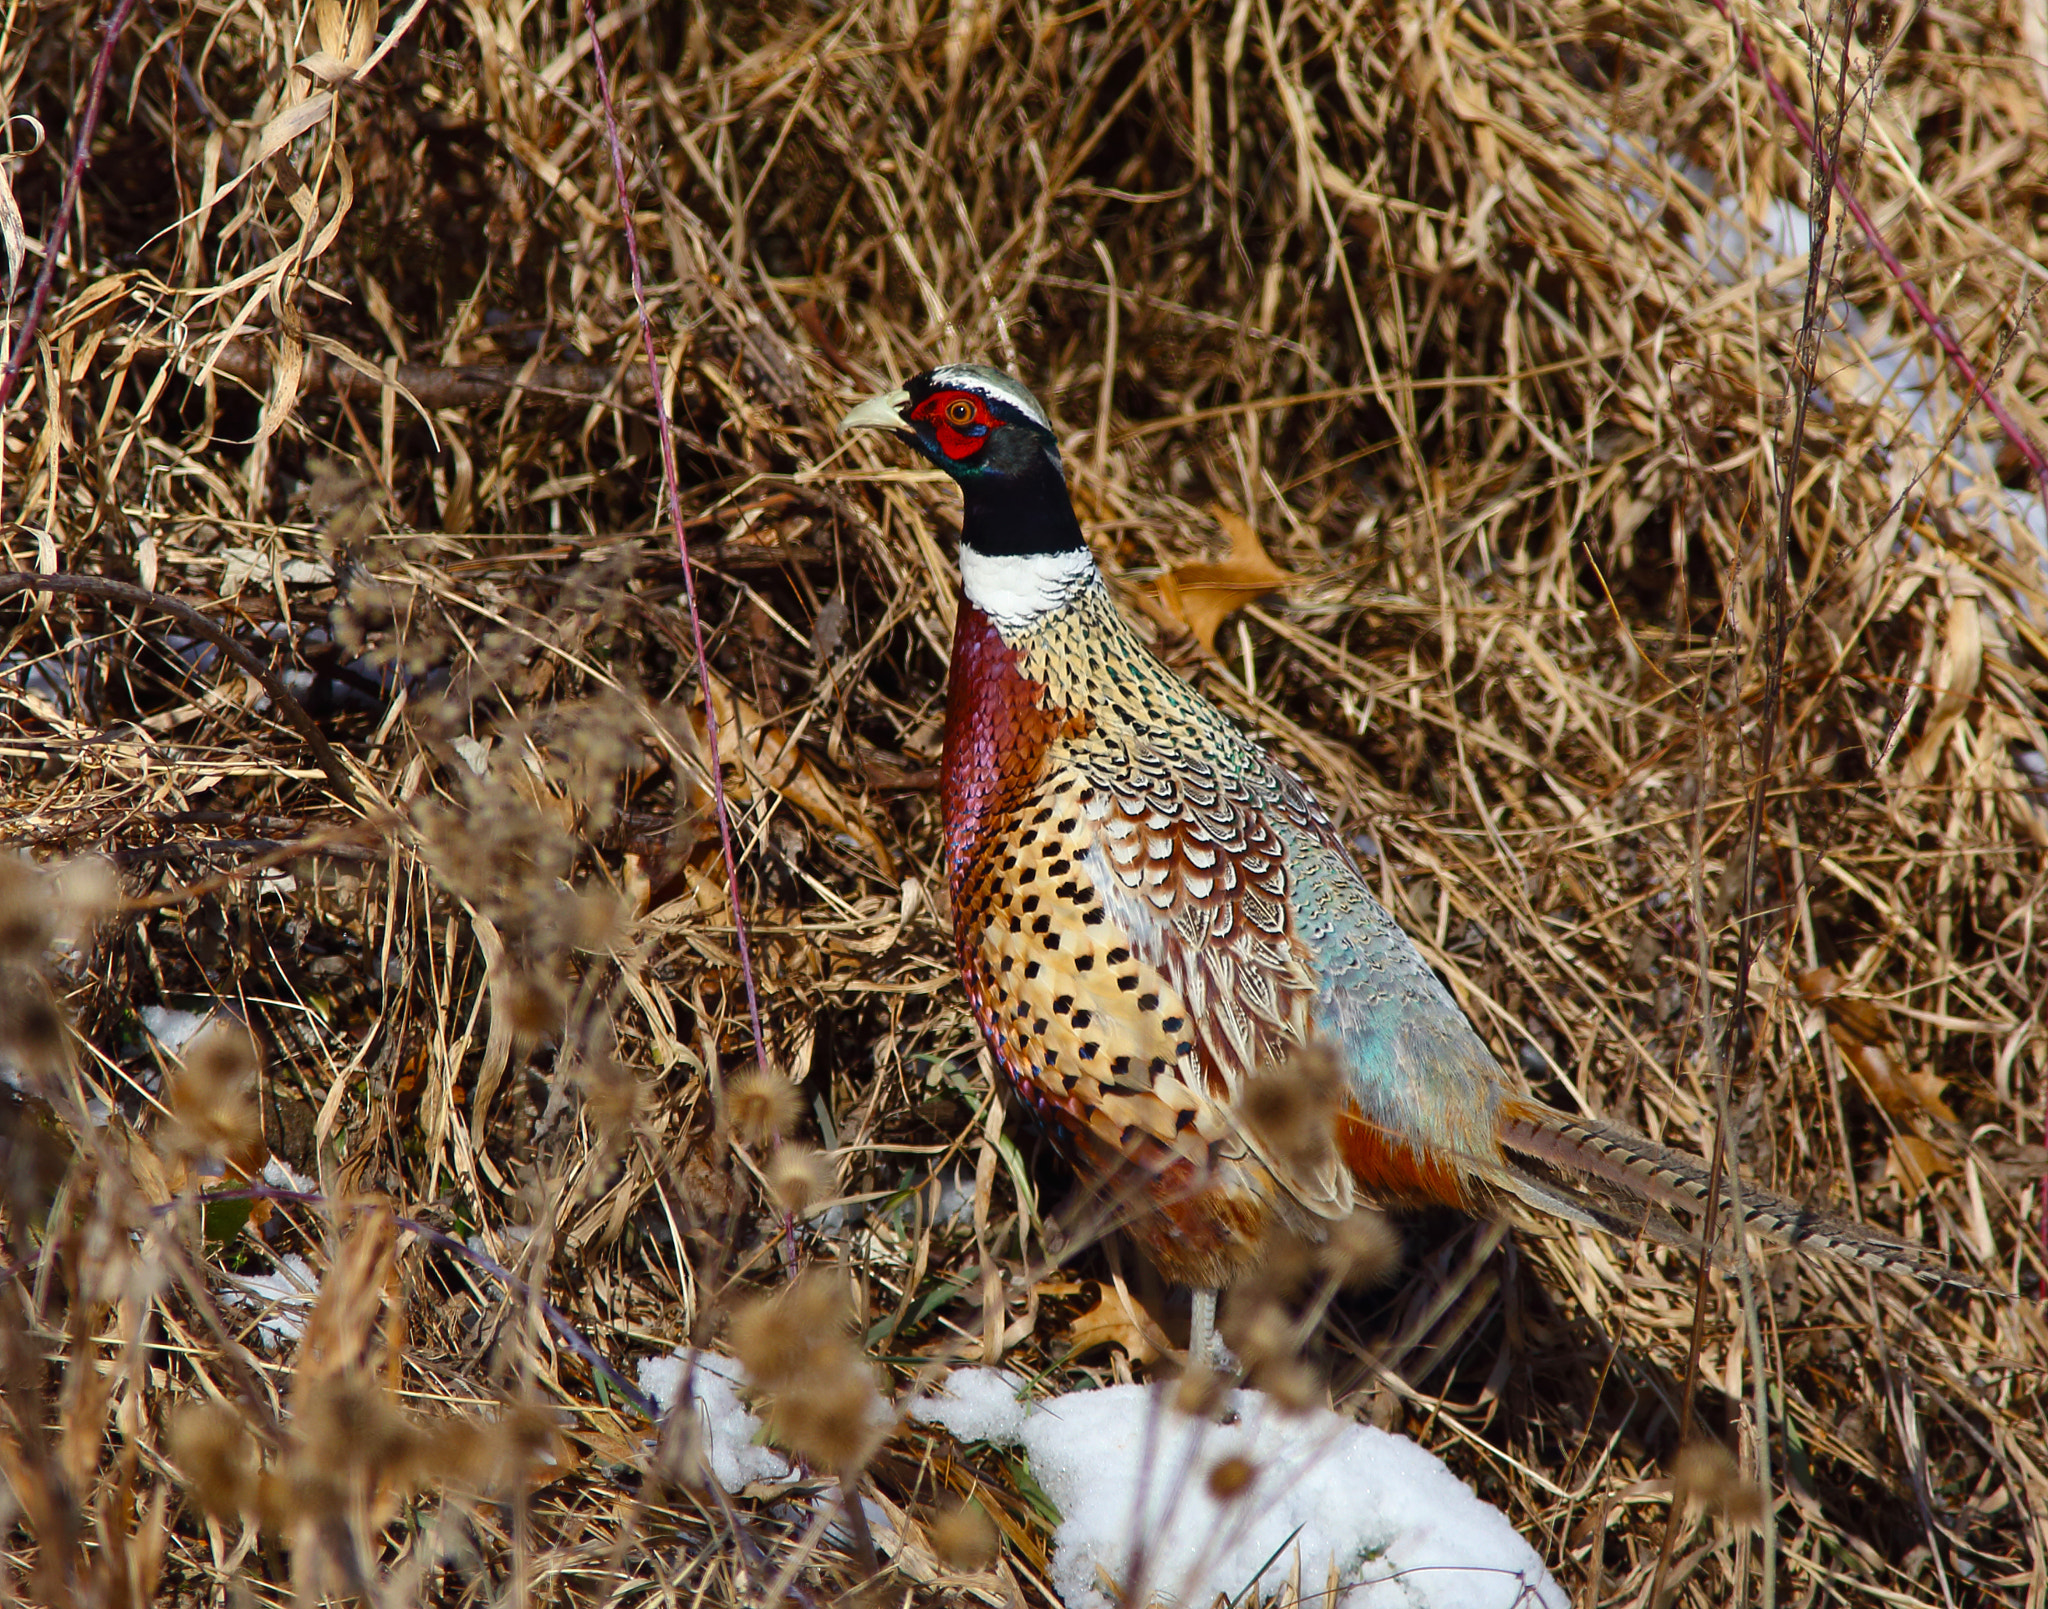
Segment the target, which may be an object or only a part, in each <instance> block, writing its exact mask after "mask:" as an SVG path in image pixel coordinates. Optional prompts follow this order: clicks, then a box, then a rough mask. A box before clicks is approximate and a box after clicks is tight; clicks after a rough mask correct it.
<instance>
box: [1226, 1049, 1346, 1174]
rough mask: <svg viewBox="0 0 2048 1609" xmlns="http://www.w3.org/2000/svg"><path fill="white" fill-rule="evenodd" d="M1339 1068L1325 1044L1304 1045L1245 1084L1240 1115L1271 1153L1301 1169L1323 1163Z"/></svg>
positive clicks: (1340, 1084) (1329, 1152)
mask: <svg viewBox="0 0 2048 1609" xmlns="http://www.w3.org/2000/svg"><path fill="white" fill-rule="evenodd" d="M1343 1102H1344V1069H1343V1067H1342V1066H1341V1065H1340V1064H1339V1062H1338V1060H1337V1055H1336V1052H1335V1051H1333V1050H1332V1049H1331V1048H1330V1047H1329V1046H1327V1045H1304V1046H1303V1047H1302V1048H1301V1049H1300V1050H1298V1051H1297V1052H1295V1054H1294V1055H1292V1056H1290V1057H1288V1058H1287V1060H1285V1061H1284V1062H1281V1063H1280V1064H1279V1065H1278V1066H1275V1067H1269V1068H1266V1069H1265V1070H1263V1071H1262V1072H1260V1073H1259V1074H1257V1075H1256V1076H1255V1077H1253V1078H1252V1079H1251V1080H1250V1082H1248V1083H1247V1084H1246V1085H1245V1089H1244V1094H1243V1096H1242V1097H1241V1098H1240V1100H1239V1105H1238V1110H1239V1115H1240V1116H1241V1117H1242V1118H1243V1120H1244V1123H1245V1125H1246V1127H1247V1128H1249V1129H1250V1130H1251V1132H1252V1134H1253V1136H1254V1137H1255V1138H1256V1139H1257V1140H1258V1141H1259V1143H1260V1144H1261V1145H1263V1146H1264V1147H1265V1148H1266V1149H1267V1150H1268V1151H1270V1152H1271V1153H1272V1154H1273V1156H1274V1157H1275V1158H1276V1159H1277V1160H1279V1161H1283V1162H1286V1163H1289V1164H1291V1165H1292V1166H1294V1167H1297V1168H1300V1169H1302V1170H1304V1171H1310V1172H1312V1171H1315V1170H1318V1169H1321V1168H1324V1167H1327V1166H1328V1165H1329V1164H1330V1163H1331V1161H1332V1160H1333V1152H1334V1151H1335V1149H1336V1143H1337V1114H1338V1112H1339V1111H1340V1110H1341V1109H1342V1107H1343Z"/></svg>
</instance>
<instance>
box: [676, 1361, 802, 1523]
mask: <svg viewBox="0 0 2048 1609" xmlns="http://www.w3.org/2000/svg"><path fill="white" fill-rule="evenodd" d="M685 1379H687V1380H688V1381H689V1386H690V1397H689V1401H690V1405H691V1406H692V1407H694V1408H695V1409H696V1410H697V1423H698V1425H699V1427H700V1428H701V1429H702V1431H703V1434H704V1440H703V1443H702V1447H703V1452H704V1462H705V1463H706V1465H708V1466H709V1468H710V1470H711V1478H712V1479H713V1480H715V1481H717V1482H718V1484H719V1485H720V1486H722V1487H723V1488H724V1489H725V1490H726V1491H728V1492H738V1491H742V1490H744V1489H745V1488H746V1487H748V1486H750V1485H752V1484H753V1483H754V1482H755V1481H766V1482H771V1483H773V1482H779V1481H789V1480H794V1479H796V1475H797V1470H796V1466H795V1465H794V1464H792V1463H790V1461H789V1460H788V1459H786V1458H784V1457H783V1456H782V1454H780V1453H778V1452H776V1451H775V1450H774V1449H773V1448H772V1447H764V1446H762V1445H761V1421H760V1420H758V1419H756V1418H755V1417H754V1416H753V1415H752V1414H751V1413H749V1412H748V1411H747V1409H746V1405H745V1404H744V1403H742V1402H741V1401H740V1392H741V1391H743V1390H745V1389H746V1385H747V1371H746V1370H745V1369H743V1368H741V1367H740V1366H739V1364H738V1363H736V1362H734V1361H733V1360H732V1359H731V1358H727V1357H721V1356H719V1354H717V1353H716V1352H698V1353H696V1354H695V1355H694V1357H693V1356H692V1354H691V1353H689V1352H687V1351H685V1352H677V1353H675V1354H673V1355H672V1356H670V1357H665V1358H643V1359H642V1360H641V1363H640V1389H641V1390H642V1391H643V1392H645V1393H646V1394H647V1396H648V1398H649V1400H651V1401H652V1402H653V1403H654V1405H655V1406H656V1407H657V1408H659V1409H660V1410H661V1411H662V1412H663V1413H667V1412H669V1411H670V1410H671V1409H672V1408H674V1406H675V1403H676V1398H677V1396H678V1394H679V1393H680V1392H681V1391H682V1389H683V1382H684V1380H685Z"/></svg>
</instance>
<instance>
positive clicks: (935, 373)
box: [931, 363, 1052, 431]
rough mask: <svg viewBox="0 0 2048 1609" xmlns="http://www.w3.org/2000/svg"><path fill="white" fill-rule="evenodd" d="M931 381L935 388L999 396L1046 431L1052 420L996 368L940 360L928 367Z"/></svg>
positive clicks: (1033, 400) (1049, 427)
mask: <svg viewBox="0 0 2048 1609" xmlns="http://www.w3.org/2000/svg"><path fill="white" fill-rule="evenodd" d="M931 381H932V385H933V386H934V387H938V388H943V387H946V386H953V387H957V388H959V389H960V390H963V391H980V392H984V393H986V394H987V395H989V396H992V397H1000V398H1001V399H1002V400H1003V401H1004V402H1007V403H1008V404H1009V405H1010V406H1011V407H1013V408H1015V409H1016V410H1017V411H1018V412H1019V413H1021V414H1023V415H1024V416H1025V417H1026V418H1027V419H1032V420H1035V421H1036V422H1037V423H1039V424H1040V425H1043V426H1044V427H1045V428H1046V430H1048V431H1050V430H1051V429H1052V420H1051V419H1050V418H1048V417H1047V416H1046V412H1045V410H1044V409H1043V408H1041V407H1040V406H1039V405H1038V399H1037V398H1036V397H1034V396H1033V395H1032V394H1031V393H1030V392H1029V391H1026V390H1025V389H1024V388H1023V387H1022V386H1021V385H1019V384H1018V383H1017V382H1016V381H1015V380H1012V379H1011V378H1010V377H1009V376H1008V375H1006V374H1004V373H1002V372H1001V371H1000V370H998V369H988V368H983V367H982V366H981V365H980V364H978V363H943V364H941V365H940V366H939V367H938V368H936V369H934V370H932V371H931Z"/></svg>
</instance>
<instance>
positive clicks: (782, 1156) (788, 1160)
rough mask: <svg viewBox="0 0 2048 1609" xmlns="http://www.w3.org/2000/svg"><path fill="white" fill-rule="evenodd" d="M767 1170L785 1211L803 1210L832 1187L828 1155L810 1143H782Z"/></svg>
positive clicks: (779, 1203)
mask: <svg viewBox="0 0 2048 1609" xmlns="http://www.w3.org/2000/svg"><path fill="white" fill-rule="evenodd" d="M767 1174H768V1190H769V1193H770V1194H771V1195H773V1196H774V1197H775V1204H776V1205H777V1206H779V1207H781V1208H782V1210H783V1211H784V1212H792V1213H798V1212H802V1211H804V1210H805V1209H806V1208H808V1207H809V1206H810V1205H811V1203H812V1202H814V1201H817V1200H819V1199H821V1198H822V1197H824V1196H826V1195H828V1194H829V1193H830V1192H831V1189H832V1174H831V1170H830V1169H828V1168H827V1167H826V1166H825V1159H824V1157H822V1156H821V1155H819V1154H818V1153H817V1152H816V1151H814V1150H812V1149H811V1148H810V1147H809V1146H808V1145H796V1144H791V1143H785V1144H782V1145H778V1146H777V1147H776V1148H775V1154H774V1155H773V1156H772V1157H770V1158H769V1159H768V1168H767Z"/></svg>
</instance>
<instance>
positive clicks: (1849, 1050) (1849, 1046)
mask: <svg viewBox="0 0 2048 1609" xmlns="http://www.w3.org/2000/svg"><path fill="white" fill-rule="evenodd" d="M1841 987H1842V984H1841V979H1840V978H1839V977H1837V976H1836V974H1835V972H1834V969H1833V968H1832V967H1815V968H1813V969H1812V970H1811V971H1807V972H1802V973H1800V974H1799V992H1800V994H1802V995H1803V996H1805V998H1806V1001H1807V1003H1808V1004H1809V1005H1816V1006H1819V1007H1821V1008H1822V1009H1823V1010H1824V1011H1825V1012H1826V1013H1827V1018H1828V1034H1829V1036H1830V1037H1831V1038H1832V1039H1833V1040H1834V1042H1835V1044H1836V1046H1837V1047H1839V1049H1840V1050H1841V1052H1842V1059H1843V1060H1844V1061H1845V1062H1847V1063H1848V1064H1849V1069H1850V1071H1851V1072H1853V1073H1854V1074H1855V1075H1856V1082H1857V1083H1859V1084H1861V1085H1862V1086H1863V1092H1864V1093H1865V1094H1866V1095H1868V1096H1869V1097H1870V1098H1871V1099H1872V1100H1873V1101H1875V1102H1877V1104H1878V1105H1879V1106H1882V1107H1883V1108H1884V1109H1885V1110H1886V1111H1887V1112H1889V1113H1891V1114H1892V1116H1894V1117H1897V1118H1915V1117H1919V1116H1922V1115H1923V1114H1924V1115H1926V1116H1929V1117H1935V1118H1939V1119H1940V1120H1941V1121H1942V1122H1944V1123H1954V1122H1956V1121H1957V1118H1956V1114H1955V1111H1954V1110H1953V1108H1951V1107H1950V1106H1949V1104H1948V1102H1947V1101H1946V1100H1945V1099H1943V1098H1942V1087H1943V1086H1942V1082H1941V1080H1940V1079H1938V1078H1936V1077H1935V1076H1934V1075H1933V1074H1932V1073H1928V1072H1921V1071H1919V1070H1917V1069H1915V1068H1912V1067H1909V1066H1907V1065H1906V1061H1905V1057H1904V1055H1903V1054H1902V1053H1901V1051H1900V1049H1899V1045H1898V1037H1897V1035H1895V1034H1894V1033H1893V1032H1892V1027H1891V1019H1890V1018H1889V1017H1887V1016H1886V1015H1885V1013H1884V1008H1883V1007H1881V1006H1879V1005H1877V1004H1876V1003H1874V1002H1873V1001H1869V1000H1854V999H1851V998H1849V997H1848V996H1847V995H1844V994H1843V993H1842V992H1841Z"/></svg>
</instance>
